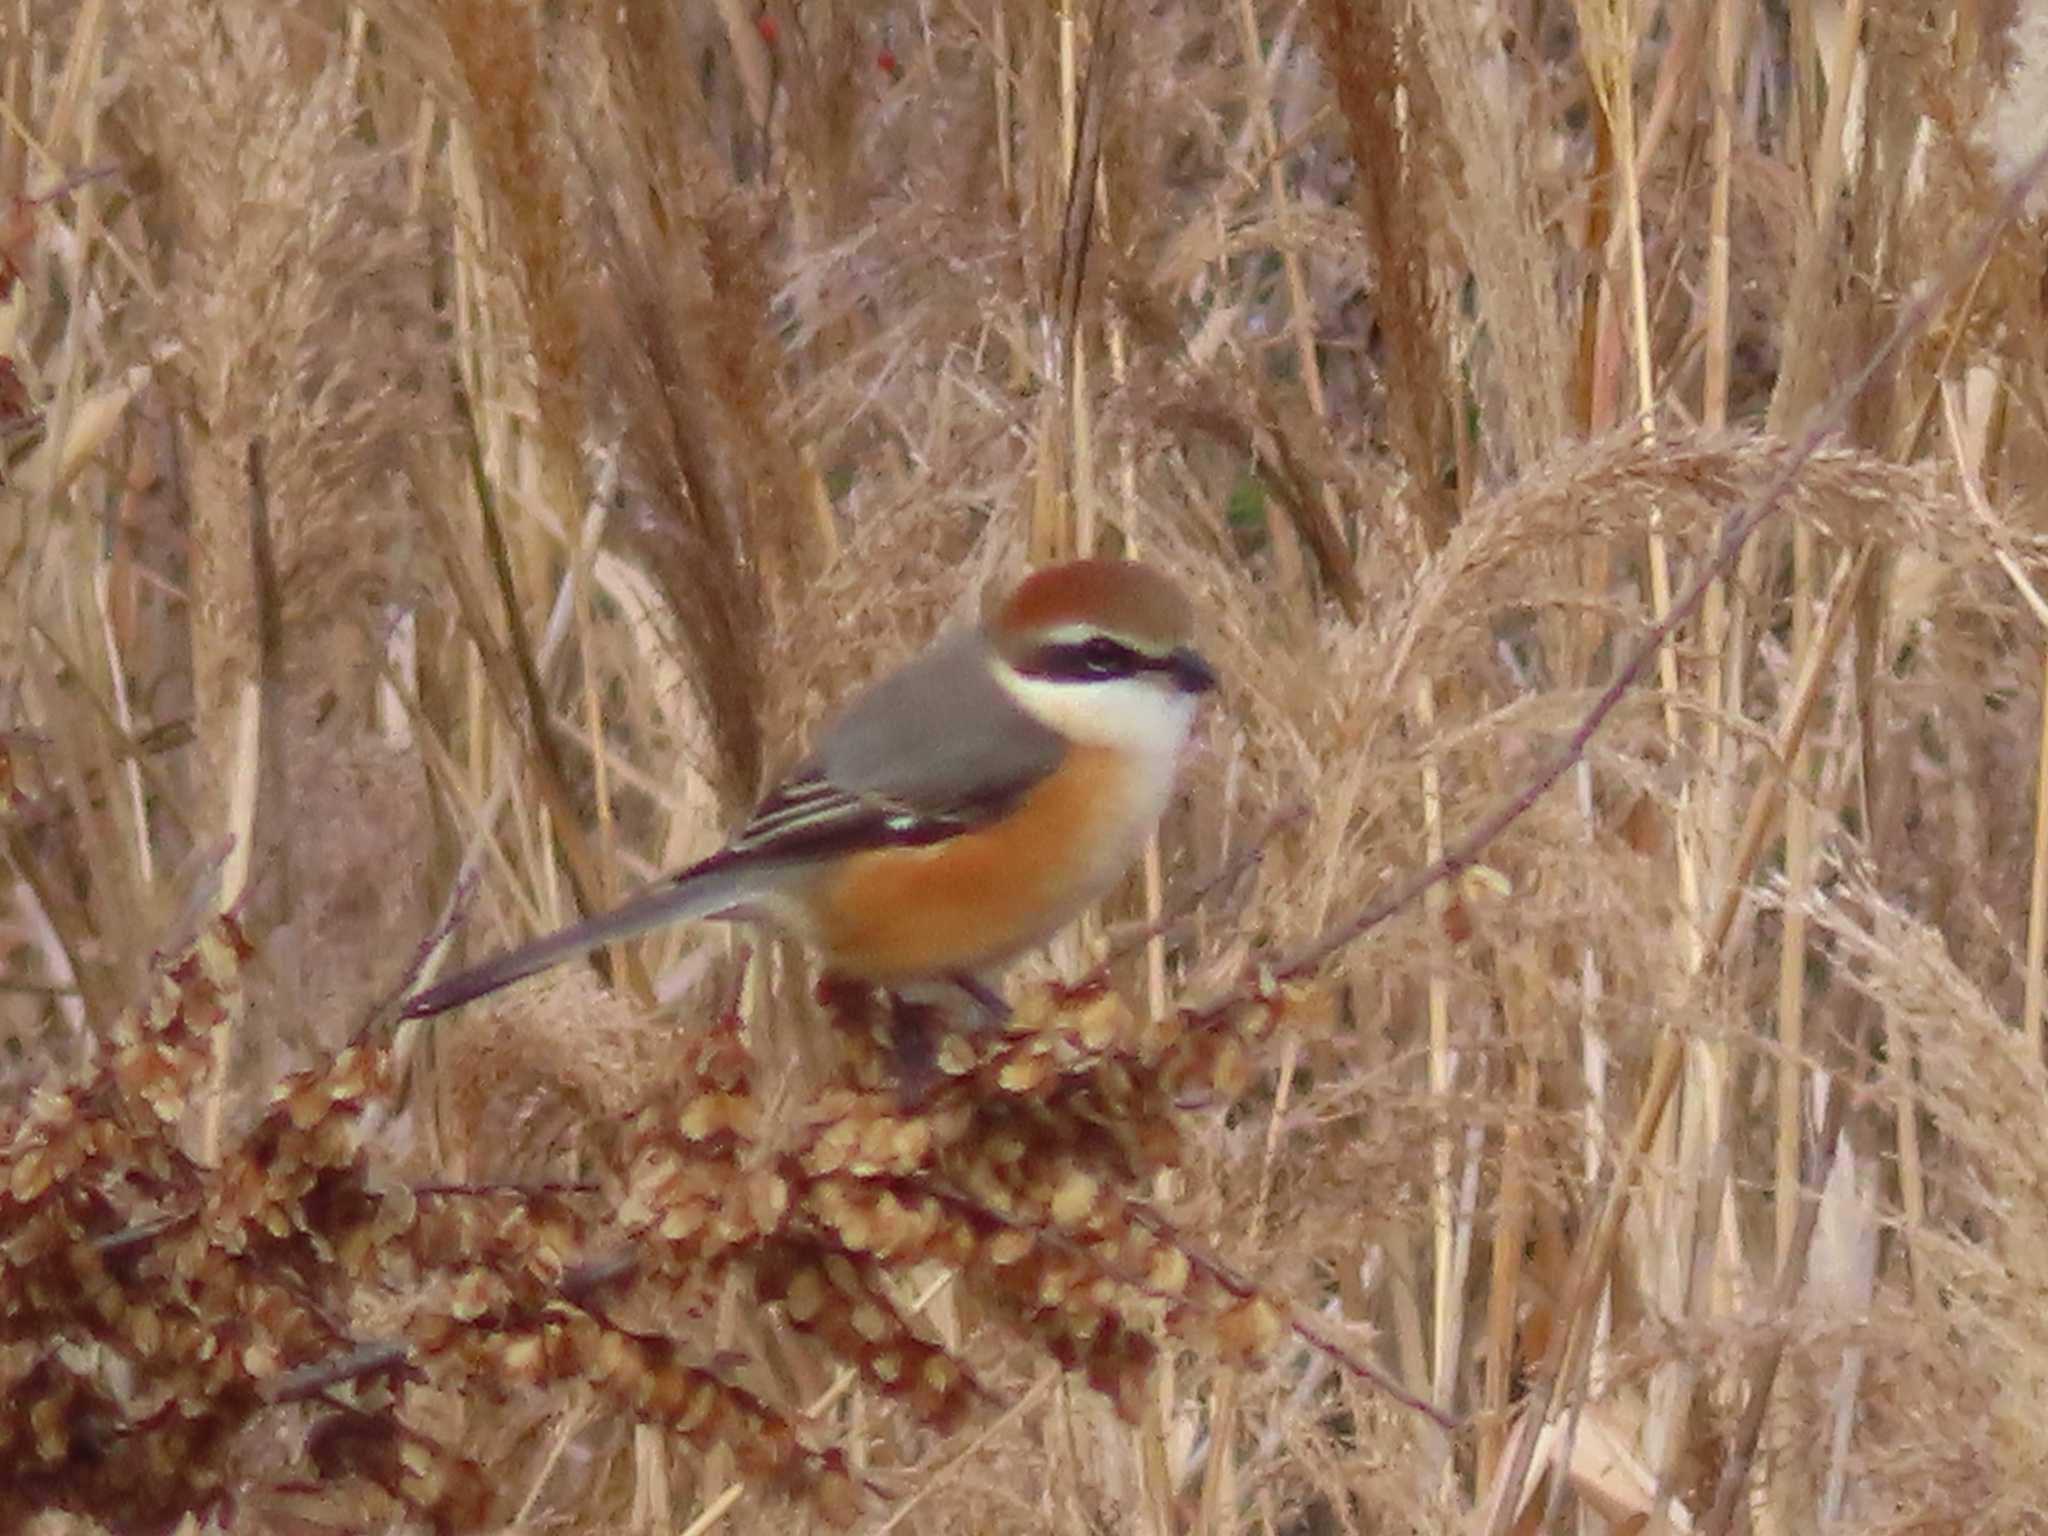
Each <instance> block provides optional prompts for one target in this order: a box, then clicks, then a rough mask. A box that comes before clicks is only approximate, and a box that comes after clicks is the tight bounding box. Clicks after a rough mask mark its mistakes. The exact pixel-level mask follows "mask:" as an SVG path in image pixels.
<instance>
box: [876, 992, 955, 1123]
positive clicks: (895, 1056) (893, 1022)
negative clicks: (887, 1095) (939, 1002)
mask: <svg viewBox="0 0 2048 1536" xmlns="http://www.w3.org/2000/svg"><path fill="white" fill-rule="evenodd" d="M882 995H883V996H884V997H885V998H887V999H888V1003H889V1066H890V1068H891V1069H892V1070H893V1071H894V1073H895V1077H896V1098H897V1101H898V1102H899V1103H900V1104H901V1105H902V1106H903V1107H904V1108H905V1109H906V1110H910V1109H915V1108H916V1107H917V1106H918V1105H920V1104H922V1103H923V1102H924V1097H925V1095H926V1093H928V1092H929V1091H930V1090H931V1086H932V1083H933V1082H934V1081H936V1080H937V1078H938V1075H939V1032H940V1030H941V1028H942V1027H943V1026H944V1018H943V1016H942V1015H941V1014H940V1012H939V1010H938V1009H937V1008H936V1007H935V1006H934V1005H932V1004H930V1003H916V1002H912V1001H911V1000H910V999H909V998H907V997H903V996H901V995H899V994H897V993H895V992H885V993H883V994H882Z"/></svg>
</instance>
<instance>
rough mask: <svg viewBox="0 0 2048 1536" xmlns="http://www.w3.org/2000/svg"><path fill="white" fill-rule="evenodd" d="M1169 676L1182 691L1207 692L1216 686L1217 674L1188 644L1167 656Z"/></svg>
mask: <svg viewBox="0 0 2048 1536" xmlns="http://www.w3.org/2000/svg"><path fill="white" fill-rule="evenodd" d="M1166 673H1167V676H1169V677H1171V678H1172V679H1173V685H1174V687H1176V688H1178V689H1179V690H1180V691H1181V692H1182V693H1207V692H1209V690H1210V689H1212V688H1214V687H1215V686H1216V674H1215V673H1214V672H1212V671H1210V670H1209V663H1207V662H1206V661H1204V660H1202V658H1201V657H1200V656H1199V655H1197V654H1196V653H1195V652H1194V651H1193V650H1192V649H1190V648H1189V647H1188V646H1185V645H1183V646H1181V647H1179V648H1178V649H1176V650H1175V651H1174V652H1173V653H1172V654H1171V655H1169V656H1168V657H1167V658H1166Z"/></svg>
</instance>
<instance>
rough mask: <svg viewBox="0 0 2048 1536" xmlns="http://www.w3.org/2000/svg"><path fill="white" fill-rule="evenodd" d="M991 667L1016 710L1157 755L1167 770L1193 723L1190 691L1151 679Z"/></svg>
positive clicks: (1115, 746) (1092, 738) (1137, 753)
mask: <svg viewBox="0 0 2048 1536" xmlns="http://www.w3.org/2000/svg"><path fill="white" fill-rule="evenodd" d="M995 671H996V680H997V681H998V682H1000V683H1001V684H1002V685H1003V688H1004V689H1005V690H1006V691H1007V692H1008V693H1009V695H1010V697H1011V698H1013V699H1015V700H1016V701H1017V705H1018V707H1019V708H1020V709H1022V710H1023V711H1024V712H1025V713H1026V714H1027V715H1030V716H1031V717H1032V718H1033V719H1034V720H1037V721H1039V722H1040V723H1041V724H1043V725H1045V726H1047V727H1048V728H1050V729H1051V730H1054V731H1057V732H1058V733H1059V734H1060V735H1062V736H1064V737H1065V738H1066V739H1067V740H1069V741H1072V742H1077V743H1079V744H1080V745H1082V746H1084V747H1107V748H1109V749H1110V750H1112V751H1116V752H1128V753H1130V754H1131V755H1133V756H1134V757H1142V758H1157V759H1160V760H1162V761H1163V762H1164V763H1165V764H1166V766H1167V767H1168V769H1169V771H1170V770H1171V768H1172V765H1173V764H1174V762H1175V761H1176V760H1177V759H1178V758H1179V757H1180V749H1181V748H1182V747H1183V746H1184V745H1186V743H1187V739H1188V730H1189V728H1190V727H1191V726H1192V725H1193V724H1194V720H1195V704H1196V700H1195V698H1194V696H1193V695H1192V694H1186V693H1182V692H1180V691H1179V690H1177V689H1173V688H1167V687H1162V686H1161V685H1160V684H1159V683H1158V682H1156V681H1154V680H1152V679H1150V678H1144V677H1113V678H1104V679H1103V680H1101V681H1100V682H1070V681H1066V680H1064V679H1062V680H1059V681H1053V680H1052V679H1049V678H1043V677H1027V676H1025V675H1024V674H1023V673H1021V672H1019V671H1017V669H1016V668H1014V667H1010V666H1006V665H1004V664H1002V663H1000V662H998V663H997V664H996V669H995Z"/></svg>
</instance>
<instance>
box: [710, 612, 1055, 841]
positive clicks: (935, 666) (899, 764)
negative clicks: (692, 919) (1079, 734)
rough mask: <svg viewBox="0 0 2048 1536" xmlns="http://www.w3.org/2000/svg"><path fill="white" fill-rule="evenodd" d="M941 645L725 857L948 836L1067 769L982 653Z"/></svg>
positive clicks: (837, 730)
mask: <svg viewBox="0 0 2048 1536" xmlns="http://www.w3.org/2000/svg"><path fill="white" fill-rule="evenodd" d="M980 644H981V642H980V640H979V638H978V637H976V636H975V635H973V634H971V633H961V634H957V635H953V636H949V637H947V638H945V639H942V640H940V641H939V642H938V643H937V644H936V645H934V646H933V647H932V648H931V649H930V650H929V651H927V652H926V653H925V654H924V655H923V656H921V657H919V658H918V659H917V660H916V661H913V662H911V663H910V664H909V665H908V666H907V667H905V668H904V669H903V670H902V671H900V672H898V673H896V674H895V675H893V676H891V677H888V678H885V679H884V680H883V681H882V682H880V683H878V684H876V685H875V686H874V687H873V688H871V689H869V690H868V691H867V692H866V693H865V694H863V695H861V697H860V698H859V699H857V700H856V701H855V702H854V704H853V706H852V708H851V709H849V710H848V711H847V713H846V714H845V715H843V716H841V717H840V719H839V720H838V721H837V722H836V723H835V724H833V725H832V726H831V727H830V728H829V729H827V731H826V732H825V735H824V737H823V738H822V739H821V740H820V741H819V743H818V749H817V751H816V752H814V753H813V754H812V755H811V756H810V757H809V758H807V759H806V760H805V761H804V762H802V763H800V764H798V765H797V768H796V769H795V771H794V772H792V773H791V774H790V776H789V777H788V778H787V779H786V780H784V781H783V783H782V784H781V785H780V786H779V787H778V788H777V789H775V790H774V791H773V792H772V793H771V794H770V795H769V796H768V797H767V798H766V799H765V800H763V801H762V802H761V804H760V807H759V808H758V809H757V810H756V811H755V812H754V815H753V817H752V819H751V820H749V821H748V823H747V825H746V826H745V827H744V828H742V829H741V831H740V834H739V836H738V837H737V838H735V839H734V840H733V842H732V843H731V844H730V845H729V846H728V847H727V848H726V849H725V850H724V851H723V854H722V855H718V856H715V857H724V858H744V859H747V860H748V861H749V862H753V861H756V860H779V859H784V858H789V859H798V858H815V857H817V856H819V855H820V854H824V853H836V852H846V851H850V850H852V849H856V848H878V847H889V846H905V845H915V844H919V843H931V842H939V841H942V840H944V839H945V838H948V837H956V836H958V835H959V834H960V833H962V832H966V831H971V830H973V829H974V828H975V827H977V826H981V825H983V824H985V823H986V822H988V821H990V820H992V819H993V818H995V817H997V816H1000V815H1001V814H1002V813H1003V812H1004V811H1005V810H1007V809H1008V808H1009V807H1010V806H1012V805H1014V804H1015V803H1016V801H1017V799H1018V797H1019V796H1020V795H1022V794H1023V793H1024V792H1025V791H1027V790H1029V789H1030V788H1031V787H1032V785H1034V784H1036V783H1038V781H1039V780H1041V779H1042V778H1044V777H1045V776H1046V775H1047V774H1048V773H1050V772H1052V770H1053V769H1054V768H1055V767H1056V766H1058V764H1059V760H1060V754H1061V750H1062V747H1061V742H1060V738H1059V737H1058V736H1056V735H1055V734H1053V732H1052V731H1050V730H1049V729H1047V728H1046V727H1045V726H1043V725H1040V724H1039V723H1038V722H1037V721H1036V720H1034V719H1032V718H1031V717H1030V716H1029V715H1027V714H1025V713H1024V712H1023V711H1022V710H1020V709H1019V708H1018V707H1017V706H1016V704H1015V702H1014V701H1012V700H1011V699H1010V697H1009V696H1008V695H1007V694H1005V693H1004V692H1003V689H1002V685H1001V684H1000V683H998V682H997V681H996V680H995V678H994V677H993V676H992V675H991V674H990V672H989V669H988V668H987V667H986V666H985V665H982V664H981V663H980V659H979V658H978V657H977V656H975V655H973V654H972V652H973V651H975V650H978V649H979V647H980Z"/></svg>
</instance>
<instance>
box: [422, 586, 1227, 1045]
mask: <svg viewBox="0 0 2048 1536" xmlns="http://www.w3.org/2000/svg"><path fill="white" fill-rule="evenodd" d="M1191 628H1192V612H1191V610H1190V608H1189V605H1188V601H1187V599H1186V598H1185V597H1184V596H1183V595H1182V594H1181V592H1180V591H1179V589H1178V588H1176V587H1175V586H1174V585H1173V584H1172V583H1171V582H1170V581H1168V580H1167V579H1166V578H1165V577H1164V576H1162V575H1160V574H1159V573H1158V572H1157V571H1154V570H1152V569H1150V568H1149V567H1147V566H1143V565H1139V564H1136V563H1134V562H1131V561H1125V560H1076V561H1071V562H1068V563H1066V564H1062V565H1054V566H1049V567H1047V568H1045V569H1043V570H1040V571H1037V572H1034V573H1033V574H1032V575H1030V576H1028V577H1027V578H1025V580H1024V581H1023V582H1022V583H1021V584H1020V585H1018V587H1017V588H1016V589H1015V590H1014V591H1012V592H1011V593H1009V595H1008V596H1007V597H1004V598H1003V599H1001V600H1000V601H994V600H991V601H987V602H985V603H984V604H983V609H982V616H981V622H980V624H979V625H978V626H976V627H974V628H972V629H967V630H962V631H958V632H955V633H952V634H949V635H943V636H941V637H940V638H939V639H938V640H937V641H936V642H935V643H934V644H933V645H932V646H931V647H930V648H929V649H928V650H926V651H925V652H924V653H923V654H922V655H920V656H918V657H916V658H915V659H913V660H912V661H910V662H909V663H907V664H906V665H905V666H903V667H902V668H901V669H900V670H898V671H897V672H895V673H893V674H891V675H890V676H888V677H885V678H883V679H882V680H881V681H880V682H878V683H876V684H874V685H873V686H872V687H870V688H869V689H868V690H867V692H866V693H864V694H862V695H860V696H859V697H858V698H857V699H856V700H855V701H854V703H853V704H852V706H851V707H850V708H849V709H848V710H847V711H846V712H845V713H844V714H843V715H842V716H840V718H839V719H838V721H837V723H836V724H834V725H832V726H831V727H829V728H828V729H827V730H826V731H825V733H824V735H823V736H822V737H821V739H820V740H819V742H818V746H817V750H816V751H815V752H813V753H812V754H811V755H810V757H808V758H806V759H805V760H804V761H803V762H802V763H800V764H798V765H797V767H796V768H795V770H794V771H792V772H791V774H790V775H789V777H788V778H787V779H785V780H784V781H783V782H782V783H781V784H780V785H779V786H778V787H777V788H776V789H774V790H773V791H772V792H771V793H770V794H769V795H768V796H767V798H766V799H764V800H763V801H762V802H761V803H760V805H759V807H758V808H756V810H755V811H754V814H753V815H752V817H750V818H749V819H748V821H747V823H746V824H745V825H744V826H743V827H741V829H740V831H739V833H738V835H736V836H735V837H734V838H733V839H732V840H731V841H730V842H728V843H727V844H726V845H725V846H724V847H723V848H721V849H719V850H718V852H716V853H714V854H712V855H711V856H710V857H709V858H707V859H704V860H703V861H701V862H700V863H697V864H693V865H691V866H690V867H689V868H688V869H685V870H683V871H682V872H681V873H679V874H676V875H672V876H669V877H668V878H667V879H665V880H663V881H661V882H660V883H658V884H656V885H653V886H651V887H649V888H648V889H647V890H645V891H642V892H641V893H639V894H638V895H636V896H634V897H632V898H630V899H629V900H627V901H626V902H625V903H624V904H623V905H621V906H620V907H618V908H617V909H615V910H614V911H612V912H609V913H605V914H603V915H601V916H598V917H594V918H591V919H589V920H588V921H586V922H581V923H577V924H574V925H573V926H571V927H567V928H564V929H561V930H560V931H558V932H556V933H552V934H549V935H547V936H545V937H543V938H539V939H536V940H534V941H533V942H532V943H530V944H526V945H522V946H521V947H519V948H517V949H513V950H509V951H507V952H506V953H505V954H502V955H499V956H498V957H497V958H496V959H493V960H488V961H485V962H484V963H483V964H482V965H479V966H476V967H475V968H473V969H471V970H467V971H463V972H461V973H460V974H458V975H456V976H453V977H450V978H449V979H448V980H446V981H443V982H441V983H440V984H439V985H437V986H433V987H429V988H428V989H427V990H425V991H423V992H421V993H419V994H418V995H416V996H415V997H413V998H412V999H411V1000H410V1002H409V1003H408V1004H407V1005H406V1009H405V1014H406V1017H408V1018H425V1017H427V1016H429V1015H431V1014H436V1013H441V1012H443V1011H445V1010H447V1009H450V1008H454V1007H457V1006H459V1005H461V1004H463V1003H466V1002H469V1001H470V1000H471V999H473V998H477V997H481V996H482V995H484V994H485V993H487V992H492V991H495V990H496V989H498V988H499V987H503V986H506V985H509V984H510V983H512V982H515V981H518V980H520V979H521V978H522V977H526V976H530V975H532V974H533V973H534V972H536V971H539V970H542V969H544V968H546V967H548V966H551V965H554V964H555V963H557V962H558V961H561V960H564V959H567V958H568V957H570V956H572V955H577V954H582V953H584V952H585V951H588V950H591V949H594V948H596V947H598V946H599V945H602V944H608V943H611V942H614V941H616V940H618V939H622V938H626V937H628V936H630V935H632V934H636V933H641V932H644V931H646V930H648V929H650V928H656V927H660V926H662V925H664V924H668V923H674V922H684V921H689V920H692V919H701V918H721V919H737V920H744V921H757V922H762V923H766V924H768V925H771V926H773V927H776V928H779V929H782V930H784V931H786V932H788V933H791V934H794V935H795V936H796V937H797V938H798V939H800V940H801V941H802V942H803V943H805V944H806V945H808V946H809V947H810V948H811V949H812V950H813V951H815V952H816V954H817V955H818V956H819V958H820V959H821V960H822V961H823V962H824V966H825V970H826V972H827V974H830V975H836V976H841V977H845V978H848V979H851V980H855V981H861V982H867V983H871V984H874V985H877V986H881V987H884V988H889V989H892V990H893V989H896V988H900V987H903V986H905V985H908V984H913V983H923V982H930V981H944V982H953V983H956V984H958V985H959V986H961V987H963V988H964V989H965V990H967V991H968V992H969V993H970V995H972V996H974V997H976V998H977V999H980V1000H982V1001H983V1002H985V1003H990V1004H991V1006H993V1007H995V1008H997V1009H1000V1006H1001V1005H1000V1004H999V1003H993V1001H992V997H991V994H990V993H989V992H988V991H987V990H986V989H985V988H984V987H983V986H982V985H981V984H980V982H979V981H978V980H977V979H976V977H977V974H978V973H983V972H987V971H989V970H991V969H993V968H995V967H998V966H1000V965H1002V964H1003V963H1004V962H1006V961H1008V960H1011V959H1013V958H1015V957H1016V956H1017V955H1018V954H1020V953H1022V952H1023V951H1025V950H1027V949H1030V948H1031V947H1032V946H1034V945H1036V944H1039V943H1042V942H1044V941H1045V940H1046V939H1049V938H1051V937H1052V935H1053V934H1055V933H1056V932H1058V931H1059V930H1060V929H1061V928H1063V927H1065V926H1066V924H1068V923H1069V922H1071V921H1072V920H1073V919H1074V918H1076V917H1078V916H1079V915H1080V914H1081V912H1082V911H1083V910H1084V909H1086V908H1087V907H1089V906H1090V905H1092V904H1093V903H1094V902H1096V901H1097V900H1099V899H1100V898H1101V897H1102V896H1104V895H1105V894H1107V892H1108V891H1109V889H1110V887H1111V886H1113V885H1114V884H1115V883H1116V881H1117V880H1118V878H1119V877H1120V876H1121V875H1122V874H1123V872H1124V871H1125V870H1126V869H1127V868H1129V866H1130V864H1131V861H1132V860H1133V859H1134V858H1135V857H1136V856H1137V854H1138V853H1139V851H1140V850H1141V848H1142V847H1143V846H1144V842H1145V839H1146V838H1147V837H1149V836H1150V835H1151V833H1152V830H1153V828H1154V827H1155V826H1156V825H1157V824H1158V822H1159V818H1160V815H1161V813H1162V812H1164V810H1165V809H1166V804H1167V801H1168V799H1169V798H1170V797H1171V795H1172V792H1173V786H1174V779H1175V776H1176V770H1177V768H1178V765H1179V761H1180V756H1181V749H1182V748H1183V746H1184V745H1185V744H1186V742H1187V738H1188V732H1189V729H1190V727H1191V726H1192V725H1193V723H1194V718H1195V710H1196V706H1197V703H1198V701H1199V699H1200V696H1201V695H1202V694H1205V693H1207V692H1208V691H1209V690H1210V689H1212V688H1213V687H1215V686H1216V676H1215V674H1214V673H1213V672H1211V671H1210V670H1209V667H1208V664H1207V663H1206V662H1204V661H1203V660H1202V658H1201V656H1200V655H1198V654H1197V653H1196V652H1195V651H1194V649H1193V648H1192V647H1191V646H1190V644H1189V641H1190V631H1191Z"/></svg>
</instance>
